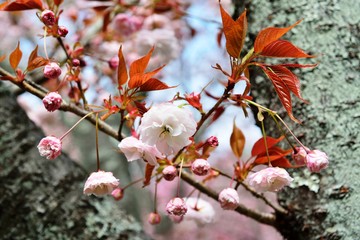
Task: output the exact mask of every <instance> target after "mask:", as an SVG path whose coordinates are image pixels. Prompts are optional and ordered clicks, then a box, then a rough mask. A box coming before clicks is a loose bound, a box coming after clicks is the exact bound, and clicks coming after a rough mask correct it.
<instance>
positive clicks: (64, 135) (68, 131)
mask: <svg viewBox="0 0 360 240" xmlns="http://www.w3.org/2000/svg"><path fill="white" fill-rule="evenodd" d="M93 113H94V112H89V113H88V114H86V115H85V116H83V117H82V118H80V119H79V120H78V121H77V122H76V123H75V124H74V125H73V126H72V127H71V128H70V129H69V130H67V132H66V133H64V134H63V135H62V136H61V137H60V140H62V139H63V138H65V137H66V135H68V134H69V133H70V132H71V131H72V130H73V129H74V128H75V127H76V126H77V125H78V124H79V123H80V122H81V121H82V120H84V119H85V118H87V117H88V116H90V115H91V114H93Z"/></svg>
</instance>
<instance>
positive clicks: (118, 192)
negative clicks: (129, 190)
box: [111, 188, 124, 201]
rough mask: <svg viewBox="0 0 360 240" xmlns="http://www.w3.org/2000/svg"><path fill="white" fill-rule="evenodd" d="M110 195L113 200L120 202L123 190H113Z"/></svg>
mask: <svg viewBox="0 0 360 240" xmlns="http://www.w3.org/2000/svg"><path fill="white" fill-rule="evenodd" d="M111 195H112V196H113V198H114V199H115V200H116V201H119V200H121V199H122V198H123V197H124V190H123V189H122V188H115V189H114V190H113V191H112V192H111Z"/></svg>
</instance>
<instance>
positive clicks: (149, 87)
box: [140, 78, 172, 92]
mask: <svg viewBox="0 0 360 240" xmlns="http://www.w3.org/2000/svg"><path fill="white" fill-rule="evenodd" d="M168 88H172V87H169V86H168V85H166V84H165V83H163V82H161V81H160V80H158V79H156V78H150V79H149V80H147V81H146V82H145V83H144V84H142V85H141V86H140V91H143V92H148V91H156V90H164V89H168Z"/></svg>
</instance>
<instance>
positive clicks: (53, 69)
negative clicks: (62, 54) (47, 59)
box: [44, 62, 61, 78]
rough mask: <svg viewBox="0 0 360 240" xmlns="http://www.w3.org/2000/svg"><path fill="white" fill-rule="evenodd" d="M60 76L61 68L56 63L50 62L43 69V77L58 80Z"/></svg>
mask: <svg viewBox="0 0 360 240" xmlns="http://www.w3.org/2000/svg"><path fill="white" fill-rule="evenodd" d="M60 75H61V68H60V66H59V65H58V64H57V63H55V62H51V63H49V64H47V65H46V66H45V67H44V77H46V78H58V77H59V76H60Z"/></svg>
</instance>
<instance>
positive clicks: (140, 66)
mask: <svg viewBox="0 0 360 240" xmlns="http://www.w3.org/2000/svg"><path fill="white" fill-rule="evenodd" d="M153 51H154V47H152V48H151V49H150V51H149V52H148V53H147V54H146V55H145V56H143V57H141V58H139V59H137V60H135V61H134V62H133V63H132V64H131V65H130V78H131V77H132V76H134V75H136V74H139V73H144V72H145V69H146V68H147V65H148V64H149V61H150V57H151V54H152V53H153Z"/></svg>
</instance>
